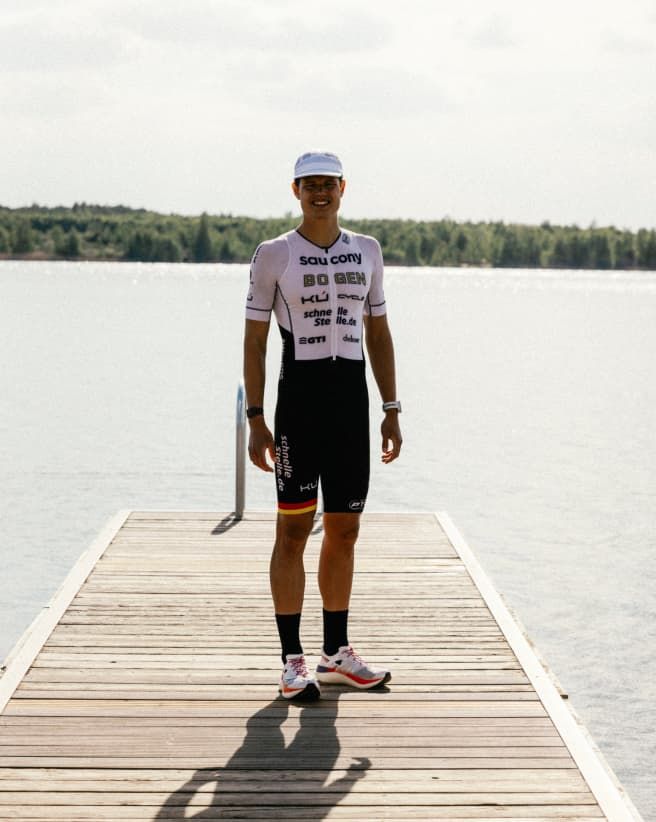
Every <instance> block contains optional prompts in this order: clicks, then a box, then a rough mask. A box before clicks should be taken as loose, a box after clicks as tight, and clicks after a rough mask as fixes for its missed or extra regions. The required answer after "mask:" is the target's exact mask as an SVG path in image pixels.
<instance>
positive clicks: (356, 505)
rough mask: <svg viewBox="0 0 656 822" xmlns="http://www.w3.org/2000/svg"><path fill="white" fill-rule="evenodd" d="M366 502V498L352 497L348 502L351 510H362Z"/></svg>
mask: <svg viewBox="0 0 656 822" xmlns="http://www.w3.org/2000/svg"><path fill="white" fill-rule="evenodd" d="M365 502H366V500H364V499H352V500H350V502H349V503H348V509H349V511H362V509H363V508H364V504H365Z"/></svg>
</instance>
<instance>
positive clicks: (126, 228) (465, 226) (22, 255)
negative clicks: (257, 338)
mask: <svg viewBox="0 0 656 822" xmlns="http://www.w3.org/2000/svg"><path fill="white" fill-rule="evenodd" d="M297 224H298V218H296V217H293V216H292V215H291V214H287V215H286V216H284V217H280V218H269V219H255V218H253V217H234V216H232V215H230V214H227V215H217V216H214V215H208V214H205V213H204V214H201V215H200V216H192V217H188V216H181V215H176V214H158V213H157V212H153V211H146V210H144V209H132V208H127V207H125V206H97V205H88V204H87V203H76V204H75V205H74V206H73V207H72V208H64V207H57V208H46V207H42V206H38V205H33V206H30V207H27V208H14V209H11V208H5V207H1V206H0V258H18V259H66V260H78V259H79V260H82V259H84V260H140V261H146V262H199V263H206V262H222V263H235V262H238V263H243V262H248V261H249V260H250V258H251V255H252V253H253V251H254V249H255V248H256V247H257V245H258V244H259V243H260V242H262V241H263V240H265V239H268V238H271V237H275V236H276V235H277V234H280V233H282V232H283V231H287V230H288V229H290V228H293V227H294V226H295V225H297ZM344 225H345V226H346V227H348V228H351V229H353V230H354V231H360V232H363V233H365V234H373V235H374V236H375V237H377V238H378V240H379V241H380V243H381V245H382V248H383V254H384V256H385V260H386V262H387V263H388V264H390V265H408V266H494V267H500V268H588V269H645V270H656V230H654V229H640V230H639V231H635V232H634V231H625V230H621V229H617V228H614V227H613V226H609V227H597V226H594V225H592V226H590V227H588V228H579V227H578V226H558V225H551V224H550V223H548V222H544V223H542V224H541V225H539V226H535V225H521V224H506V223H503V222H477V223H474V222H456V221H455V220H450V219H444V220H435V221H416V220H387V219H386V220H382V219H381V220H347V219H345V220H344Z"/></svg>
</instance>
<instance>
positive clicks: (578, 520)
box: [0, 262, 656, 820]
mask: <svg viewBox="0 0 656 822" xmlns="http://www.w3.org/2000/svg"><path fill="white" fill-rule="evenodd" d="M247 280H248V273H247V267H246V266H223V265H211V266H210V265H208V266H187V265H164V264H162V265H146V264H113V263H100V264H95V263H80V264H71V263H24V262H0V375H1V377H2V383H1V384H2V390H1V391H0V482H1V483H2V493H1V495H0V517H1V521H0V526H1V532H0V540H1V542H0V559H1V568H2V574H1V576H0V657H3V656H4V655H5V654H6V653H7V652H8V651H9V650H10V649H11V647H12V646H13V644H14V642H15V641H16V639H17V638H18V637H19V635H20V634H21V633H22V632H23V630H24V629H25V628H26V627H27V625H28V624H29V622H31V620H32V619H33V618H34V616H35V615H36V614H37V612H38V610H39V608H40V607H41V606H43V605H44V604H45V603H46V602H47V601H48V600H49V598H50V597H51V596H52V594H53V593H54V592H55V590H56V589H57V587H58V586H59V584H60V583H61V581H62V580H63V578H64V577H65V575H66V574H67V572H68V571H69V570H70V568H71V566H72V565H73V563H74V562H75V560H76V559H77V557H78V556H79V554H80V553H81V552H82V551H83V550H84V549H85V548H86V547H87V545H88V544H89V542H90V541H91V540H92V539H93V537H94V536H95V535H96V534H97V532H98V531H99V530H100V528H101V527H102V525H103V524H104V523H105V521H106V520H107V519H108V518H109V517H110V516H111V515H112V514H114V513H115V512H116V511H117V510H118V509H125V508H128V509H140V508H169V509H179V508H191V509H205V510H207V509H210V510H232V508H233V486H234V480H233V470H234V469H233V459H234V455H233V452H234V416H235V392H236V387H237V382H238V380H239V376H240V370H241V334H242V327H243V319H242V317H243V303H244V296H245V290H246V285H247ZM386 293H387V298H388V305H389V319H390V324H391V326H392V330H393V332H394V336H395V342H396V348H397V361H398V372H399V396H400V397H401V399H402V400H403V407H404V412H403V415H402V423H403V429H404V436H405V444H404V452H403V457H402V459H401V460H399V461H398V462H397V463H395V464H394V465H391V466H382V465H379V464H378V463H377V462H375V463H374V466H373V474H372V488H371V493H370V497H369V503H368V510H370V511H371V510H399V511H404V510H422V511H434V510H446V511H448V512H449V513H450V514H451V516H452V518H453V519H454V521H455V522H456V524H457V525H458V526H459V528H460V529H461V531H462V532H463V533H464V535H465V537H466V539H467V540H468V542H469V544H470V545H471V547H472V549H473V550H474V552H475V553H476V555H477V556H478V558H479V559H480V561H481V563H482V564H483V566H484V567H485V569H486V570H487V572H488V574H489V575H490V576H491V577H492V579H493V581H494V582H495V584H496V586H497V588H498V589H499V590H500V591H501V592H502V593H503V595H504V596H505V598H506V600H507V602H508V603H509V604H510V606H511V607H512V608H513V609H514V611H515V612H516V613H517V614H518V616H519V618H520V619H521V621H522V622H523V623H524V625H525V626H526V628H527V630H528V633H529V635H530V636H531V638H532V639H533V640H534V641H535V643H536V645H537V647H538V648H539V649H540V651H541V653H542V655H543V656H544V657H545V659H546V660H547V662H548V663H549V664H550V666H551V668H552V669H553V671H554V672H555V674H556V675H557V676H558V678H559V680H560V682H561V684H562V685H563V687H564V688H565V690H566V691H567V692H568V693H569V694H570V699H571V703H572V705H573V707H574V708H575V709H576V710H577V711H578V713H579V714H580V715H581V716H582V718H583V721H584V722H585V724H586V726H587V727H588V729H589V730H590V732H591V734H592V736H593V737H594V739H595V741H596V742H597V743H598V745H599V746H600V748H601V749H602V752H603V753H604V754H605V756H606V757H607V759H608V760H609V762H610V764H611V766H612V767H613V769H614V770H615V772H616V773H617V774H618V776H619V777H620V779H621V781H622V782H623V783H624V785H625V786H626V787H627V789H628V791H629V794H630V795H631V797H632V799H633V801H634V802H635V804H636V805H637V806H638V808H639V810H640V811H641V812H642V814H643V815H644V817H645V819H647V820H656V801H655V799H654V790H653V788H654V778H653V766H654V762H655V761H656V756H655V755H656V738H655V734H654V731H655V728H656V715H655V709H654V705H655V704H656V655H655V653H654V651H655V650H656V627H655V626H656V622H655V620H654V617H655V616H656V602H655V592H656V551H655V548H656V468H655V466H656V431H655V429H656V426H655V422H656V415H655V412H654V409H655V408H656V357H655V355H654V352H655V351H656V273H633V272H631V273H629V272H610V273H603V272H585V273H583V272H572V271H558V272H532V271H491V270H477V269H468V270H460V269H402V268H390V269H388V271H387V275H386ZM271 339H272V343H271V349H270V355H271V364H270V367H269V373H270V374H271V375H272V376H273V375H275V374H276V372H277V360H278V356H279V342H278V335H277V331H275V333H274V335H273V336H272V338H271ZM372 390H373V389H372ZM372 396H374V397H377V395H376V394H375V393H373V394H372ZM267 404H268V407H269V408H271V407H272V399H271V394H270V393H269V398H268V401H267ZM372 406H373V408H374V409H377V408H378V403H377V402H372ZM377 418H378V415H377V414H376V417H375V418H374V420H375V425H376V427H377V425H378V422H377ZM273 500H274V494H273V485H272V483H271V480H270V478H269V477H267V476H265V475H263V474H262V475H260V474H259V473H255V469H252V470H249V472H248V487H247V506H248V507H249V508H252V509H268V510H270V509H272V506H273Z"/></svg>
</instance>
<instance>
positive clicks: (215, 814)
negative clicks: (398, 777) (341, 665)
mask: <svg viewBox="0 0 656 822" xmlns="http://www.w3.org/2000/svg"><path fill="white" fill-rule="evenodd" d="M338 699H339V693H335V694H334V698H331V699H323V700H321V701H319V702H316V703H311V704H308V705H302V704H295V703H292V704H290V703H289V702H288V701H287V700H285V699H283V698H282V697H281V698H278V699H276V700H274V701H273V702H271V703H269V704H268V705H266V706H265V707H264V708H261V709H260V710H259V711H257V712H256V713H254V714H253V716H251V717H250V719H249V720H248V722H247V724H246V736H245V737H244V741H243V742H242V744H241V746H240V747H239V749H238V750H237V751H235V753H234V754H233V755H232V757H231V758H230V760H229V762H228V763H227V764H226V766H225V767H224V768H216V769H213V768H210V769H200V770H198V771H196V772H195V773H194V775H193V776H192V778H191V779H190V780H189V781H188V782H186V783H185V784H184V785H183V786H182V787H181V788H179V789H178V790H177V791H175V792H174V793H172V794H171V796H170V797H169V798H168V799H167V800H166V802H165V803H164V805H163V806H162V808H161V809H160V811H159V813H158V814H157V816H156V817H155V818H156V820H161V822H163V821H164V820H167V822H171V820H189V819H192V820H218V819H222V818H224V817H225V816H230V815H231V814H230V811H231V810H235V811H237V813H238V815H241V814H243V813H244V811H245V810H246V809H250V810H251V811H253V812H255V813H256V815H257V818H262V819H266V818H267V815H266V809H267V808H270V809H273V808H276V809H278V811H279V810H280V809H281V808H285V807H290V806H293V807H294V808H296V809H299V810H301V809H302V818H303V819H305V820H320V819H325V818H326V816H327V815H328V813H329V812H330V810H331V808H333V807H334V806H335V805H337V804H338V803H339V802H340V800H341V799H342V798H343V797H344V796H346V795H347V794H348V793H349V791H350V790H351V788H352V787H353V785H354V784H355V783H356V782H357V781H358V780H360V779H362V778H363V777H364V776H365V775H366V772H367V770H368V769H369V767H370V766H371V762H370V760H369V759H367V758H366V757H357V758H356V759H354V760H353V761H352V762H351V763H350V764H349V766H348V767H347V769H346V770H345V772H344V774H343V776H341V777H340V778H338V779H336V780H334V781H330V780H331V775H332V771H333V769H334V768H335V765H336V763H337V759H338V757H339V754H340V744H339V739H338V737H337V729H336V727H335V721H336V719H337V713H338ZM294 714H296V715H297V716H298V719H299V722H300V727H299V728H298V730H297V732H296V735H295V736H294V738H293V739H292V741H291V742H290V743H289V744H288V745H286V744H285V737H284V734H283V732H282V725H283V723H284V722H285V720H287V718H288V717H293V715H294ZM217 733H220V729H219V728H217ZM212 782H215V783H216V787H215V789H214V792H213V794H212V795H211V798H210V797H209V795H208V801H207V802H205V801H202V793H206V792H205V791H202V789H203V787H204V786H206V785H208V784H210V783H212ZM328 786H329V788H328ZM199 791H201V792H202V793H201V795H200V796H199ZM207 793H209V792H207ZM199 799H201V801H199ZM194 805H195V806H197V807H198V811H197V812H196V813H194ZM294 816H295V817H296V816H297V814H294ZM275 817H276V818H283V817H281V816H280V813H279V812H278V813H277V814H275ZM299 818H300V817H299Z"/></svg>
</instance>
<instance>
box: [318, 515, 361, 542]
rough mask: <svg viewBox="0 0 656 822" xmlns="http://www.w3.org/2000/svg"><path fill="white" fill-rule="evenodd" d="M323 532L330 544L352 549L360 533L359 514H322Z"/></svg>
mask: <svg viewBox="0 0 656 822" xmlns="http://www.w3.org/2000/svg"><path fill="white" fill-rule="evenodd" d="M323 530H324V534H325V535H326V539H327V540H328V541H329V542H331V543H332V544H339V545H343V546H344V547H351V548H352V547H353V546H354V545H355V542H356V540H357V538H358V534H359V533H360V515H359V514H324V515H323Z"/></svg>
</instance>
